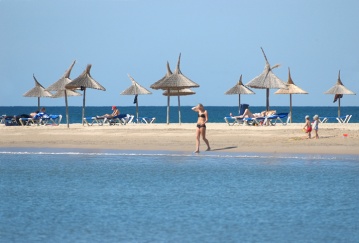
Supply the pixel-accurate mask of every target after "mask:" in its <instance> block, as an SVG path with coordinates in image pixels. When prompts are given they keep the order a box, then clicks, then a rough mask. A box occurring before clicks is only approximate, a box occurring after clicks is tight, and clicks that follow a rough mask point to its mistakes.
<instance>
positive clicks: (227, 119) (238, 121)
mask: <svg viewBox="0 0 359 243" xmlns="http://www.w3.org/2000/svg"><path fill="white" fill-rule="evenodd" d="M248 107H249V105H248V104H241V106H240V111H239V114H238V116H241V115H243V113H244V111H245V110H246V109H247V108H248ZM224 120H225V122H226V123H227V124H228V126H234V125H236V124H238V125H239V124H243V119H241V118H236V117H234V116H226V117H224Z"/></svg>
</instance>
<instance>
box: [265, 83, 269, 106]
mask: <svg viewBox="0 0 359 243" xmlns="http://www.w3.org/2000/svg"><path fill="white" fill-rule="evenodd" d="M266 92H267V95H266V96H267V101H266V106H267V111H269V89H268V88H267V89H266Z"/></svg>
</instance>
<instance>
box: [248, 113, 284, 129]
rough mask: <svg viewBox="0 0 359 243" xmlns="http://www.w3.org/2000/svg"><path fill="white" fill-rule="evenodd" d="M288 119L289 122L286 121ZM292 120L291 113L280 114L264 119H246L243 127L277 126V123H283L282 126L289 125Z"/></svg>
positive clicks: (264, 117)
mask: <svg viewBox="0 0 359 243" xmlns="http://www.w3.org/2000/svg"><path fill="white" fill-rule="evenodd" d="M285 118H287V120H285ZM289 119H290V113H278V114H273V115H269V116H263V117H248V118H244V119H243V121H244V123H243V125H272V126H275V125H276V124H277V122H281V123H282V125H287V124H288V122H289Z"/></svg>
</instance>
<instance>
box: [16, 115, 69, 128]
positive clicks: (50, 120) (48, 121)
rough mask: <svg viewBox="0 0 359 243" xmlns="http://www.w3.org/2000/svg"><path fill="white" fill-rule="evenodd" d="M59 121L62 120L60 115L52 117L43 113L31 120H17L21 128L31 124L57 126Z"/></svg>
mask: <svg viewBox="0 0 359 243" xmlns="http://www.w3.org/2000/svg"><path fill="white" fill-rule="evenodd" d="M61 120H62V115H52V114H51V115H47V114H44V113H38V114H36V116H34V117H32V118H26V117H21V118H19V121H20V124H21V125H22V126H29V125H31V124H36V125H54V126H58V125H60V123H61Z"/></svg>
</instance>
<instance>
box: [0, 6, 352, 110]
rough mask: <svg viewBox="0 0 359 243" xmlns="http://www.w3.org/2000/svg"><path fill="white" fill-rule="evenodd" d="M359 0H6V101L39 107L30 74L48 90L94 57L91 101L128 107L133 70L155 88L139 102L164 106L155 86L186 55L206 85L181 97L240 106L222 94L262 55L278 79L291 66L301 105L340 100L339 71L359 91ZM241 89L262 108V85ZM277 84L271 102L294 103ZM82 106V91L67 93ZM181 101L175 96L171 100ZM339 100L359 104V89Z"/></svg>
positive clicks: (1, 92) (2, 73)
mask: <svg viewBox="0 0 359 243" xmlns="http://www.w3.org/2000/svg"><path fill="white" fill-rule="evenodd" d="M358 23H359V1H357V0H331V1H327V0H301V1H294V0H272V1H264V0H250V1H248V0H246V1H244V0H207V1H205V0H196V1H193V0H181V1H178V0H61V1H49V0H0V32H1V37H0V53H1V54H0V78H1V80H0V82H1V89H0V106H36V105H37V99H36V98H28V97H23V94H24V93H25V92H27V91H28V90H30V89H32V88H33V87H34V80H33V77H32V76H33V74H34V75H35V77H36V79H37V80H38V81H39V82H40V83H41V84H42V85H43V86H44V87H45V88H46V87H49V86H50V85H51V84H53V83H54V82H56V81H57V80H58V79H59V78H60V77H61V76H62V75H63V74H64V72H65V71H66V70H67V69H68V68H69V66H70V65H71V63H72V62H73V61H74V60H76V64H75V66H74V68H73V70H72V73H71V76H70V78H71V79H75V78H76V77H78V76H79V75H80V74H81V73H82V72H83V71H84V70H85V68H86V66H87V64H92V69H91V75H92V77H93V78H94V79H95V80H96V81H97V82H99V83H100V84H101V85H102V86H104V87H105V88H106V91H99V90H93V89H88V90H87V92H86V105H88V106H112V105H117V106H131V105H133V96H125V95H120V93H121V92H122V91H124V90H125V89H127V88H128V87H129V86H130V85H131V81H130V79H129V78H128V76H127V75H128V74H129V75H131V76H132V77H133V78H134V79H135V80H136V81H137V82H138V83H139V84H140V85H142V86H143V87H145V88H147V89H148V90H150V91H151V92H152V94H151V95H141V96H139V98H138V101H139V105H140V106H141V105H142V106H165V105H166V104H167V97H165V96H163V95H162V93H163V91H162V90H153V89H151V88H150V86H151V84H153V83H154V82H156V81H157V80H159V79H161V78H162V77H163V76H164V75H165V73H166V63H167V61H168V62H169V64H170V67H171V69H172V71H174V69H175V67H176V64H177V60H178V56H179V54H180V53H181V71H182V73H183V74H184V75H185V76H186V77H188V78H189V79H191V80H192V81H194V82H196V83H197V84H199V85H200V87H199V88H193V91H195V92H196V94H195V95H191V96H184V97H182V98H181V105H182V106H183V105H190V106H194V105H196V104H197V103H202V104H203V105H204V106H206V105H207V106H236V105H238V96H237V95H225V94H224V93H225V92H226V91H227V90H228V89H230V88H231V87H233V86H234V85H235V84H236V83H237V81H238V80H239V77H240V75H242V76H243V83H244V84H246V83H248V82H249V81H250V80H252V79H253V78H255V77H256V76H258V75H259V74H260V73H262V71H263V69H264V65H265V60H264V57H263V54H262V52H261V49H260V48H261V47H262V48H263V49H264V51H265V53H266V56H267V58H268V60H269V63H270V64H271V65H272V66H273V65H275V64H280V67H279V68H276V69H274V70H273V72H274V74H275V75H277V76H278V77H279V78H280V79H281V80H283V81H284V82H287V80H288V68H290V71H291V77H292V79H293V81H294V83H295V84H296V85H297V86H299V87H300V88H302V89H304V90H306V91H307V92H308V93H309V94H307V95H293V105H294V106H337V103H333V95H327V94H324V92H325V91H327V90H329V89H330V88H331V87H332V86H334V85H335V83H336V81H337V78H338V72H339V70H340V72H341V80H342V82H343V83H344V85H345V86H346V87H347V88H349V89H350V90H352V91H354V92H355V93H359V48H358V45H359V28H358V27H359V26H358ZM253 91H254V92H255V93H256V94H255V95H242V96H241V101H242V103H247V104H250V105H251V106H265V104H266V98H265V90H262V89H253ZM275 91H276V90H275V89H273V90H270V105H271V106H286V105H289V96H288V95H276V94H274V92H275ZM64 104H65V102H64V99H63V98H42V99H41V105H42V106H63V105H64ZM69 105H70V106H81V105H82V97H70V98H69ZM171 105H177V98H176V97H172V98H171ZM341 105H342V106H359V94H357V95H346V96H344V97H343V99H342V100H341Z"/></svg>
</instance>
